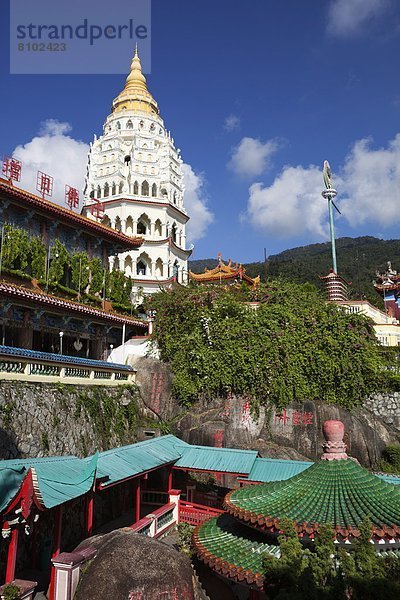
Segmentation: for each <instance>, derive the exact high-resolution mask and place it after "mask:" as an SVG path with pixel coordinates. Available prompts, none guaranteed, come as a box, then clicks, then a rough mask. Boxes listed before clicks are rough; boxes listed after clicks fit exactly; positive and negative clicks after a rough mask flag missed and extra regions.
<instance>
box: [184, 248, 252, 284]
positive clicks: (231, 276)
mask: <svg viewBox="0 0 400 600" xmlns="http://www.w3.org/2000/svg"><path fill="white" fill-rule="evenodd" d="M189 278H190V279H191V280H192V281H196V282H197V283H241V282H242V281H243V282H244V283H247V284H248V285H250V286H253V287H256V286H258V285H259V284H260V276H259V275H258V276H257V277H255V278H254V279H252V278H251V277H249V276H248V275H246V269H245V268H244V267H243V265H241V264H238V263H236V264H233V263H232V261H231V259H229V262H228V264H226V263H224V261H223V260H222V257H221V254H219V255H218V265H217V266H216V267H215V269H205V270H204V273H193V272H192V271H189Z"/></svg>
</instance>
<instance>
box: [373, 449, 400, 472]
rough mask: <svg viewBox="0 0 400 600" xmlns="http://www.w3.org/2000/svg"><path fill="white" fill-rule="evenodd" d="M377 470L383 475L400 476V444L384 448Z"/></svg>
mask: <svg viewBox="0 0 400 600" xmlns="http://www.w3.org/2000/svg"><path fill="white" fill-rule="evenodd" d="M378 469H379V470H380V471H383V472H384V473H395V474H397V475H400V444H391V445H389V446H386V448H385V449H384V451H383V452H382V460H381V461H380V462H379V464H378Z"/></svg>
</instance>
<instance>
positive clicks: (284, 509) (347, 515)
mask: <svg viewBox="0 0 400 600" xmlns="http://www.w3.org/2000/svg"><path fill="white" fill-rule="evenodd" d="M225 508H226V509H227V510H228V512H230V513H231V514H232V515H233V516H235V517H237V518H239V519H241V520H242V521H244V522H247V523H248V524H250V525H252V526H254V527H258V528H261V529H263V530H266V529H267V530H271V531H274V530H279V520H280V519H281V518H282V517H288V518H290V519H292V520H293V521H295V523H296V525H297V530H298V532H299V533H301V532H304V533H307V534H309V535H313V534H314V533H315V532H316V531H318V527H319V525H321V524H323V523H330V524H331V525H332V526H333V527H334V528H335V529H336V531H337V534H340V535H341V536H343V537H344V538H347V537H348V536H349V535H350V536H351V535H354V536H358V535H359V532H358V529H357V527H358V526H359V524H360V522H361V521H362V520H363V518H364V517H366V516H369V517H370V518H371V520H372V523H373V526H374V534H375V535H376V536H377V537H379V538H393V537H400V487H399V486H397V485H393V484H390V483H386V482H385V481H383V480H382V479H380V478H379V477H376V476H375V475H373V474H372V473H370V472H369V471H367V470H366V469H364V468H363V467H361V466H360V465H359V464H358V463H356V462H355V461H353V460H351V459H344V460H322V461H320V462H318V463H315V464H314V465H312V466H311V467H309V468H308V469H306V470H304V471H303V472H301V473H299V474H298V475H296V476H294V477H292V478H291V479H288V480H285V481H276V482H273V483H264V484H259V485H248V486H245V487H243V488H241V489H239V490H235V491H233V492H230V493H229V494H228V495H227V496H226V499H225Z"/></svg>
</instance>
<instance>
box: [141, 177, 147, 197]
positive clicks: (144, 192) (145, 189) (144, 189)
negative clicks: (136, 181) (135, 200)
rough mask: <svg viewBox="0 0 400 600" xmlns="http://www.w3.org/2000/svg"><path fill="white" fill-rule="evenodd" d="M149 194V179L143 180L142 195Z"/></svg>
mask: <svg viewBox="0 0 400 600" xmlns="http://www.w3.org/2000/svg"><path fill="white" fill-rule="evenodd" d="M148 195H149V183H148V181H146V180H145V181H143V183H142V196H148Z"/></svg>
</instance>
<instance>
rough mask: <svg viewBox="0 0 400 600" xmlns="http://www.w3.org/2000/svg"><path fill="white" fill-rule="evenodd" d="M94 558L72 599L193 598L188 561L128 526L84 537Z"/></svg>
mask: <svg viewBox="0 0 400 600" xmlns="http://www.w3.org/2000/svg"><path fill="white" fill-rule="evenodd" d="M88 546H91V547H95V548H96V549H97V555H96V557H95V558H94V559H93V560H92V561H91V562H90V563H89V565H88V567H87V568H86V569H84V573H83V574H82V576H81V579H80V582H79V585H78V589H77V592H76V594H75V596H74V598H75V600H98V599H99V598H114V599H115V600H117V599H118V600H124V599H126V600H158V599H160V600H161V599H164V598H170V599H171V600H172V599H176V600H195V598H196V597H198V596H197V591H195V589H196V583H195V581H194V578H193V570H192V567H191V563H190V560H189V559H188V558H187V557H186V556H184V555H183V554H181V553H179V552H177V551H176V550H174V549H173V548H171V547H170V546H167V545H166V544H163V543H162V542H160V541H157V540H154V539H151V538H148V537H146V536H144V535H140V534H137V533H132V531H131V530H129V529H118V530H116V531H113V532H111V533H108V534H105V535H102V536H94V537H92V538H89V539H87V540H85V541H84V542H83V543H82V544H80V546H78V548H77V551H79V550H83V549H84V548H87V547H88Z"/></svg>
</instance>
